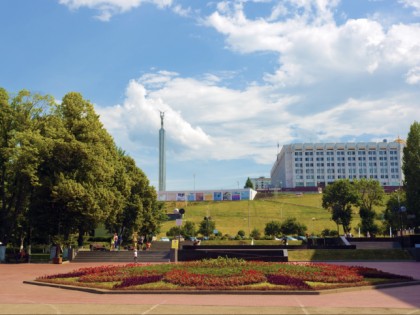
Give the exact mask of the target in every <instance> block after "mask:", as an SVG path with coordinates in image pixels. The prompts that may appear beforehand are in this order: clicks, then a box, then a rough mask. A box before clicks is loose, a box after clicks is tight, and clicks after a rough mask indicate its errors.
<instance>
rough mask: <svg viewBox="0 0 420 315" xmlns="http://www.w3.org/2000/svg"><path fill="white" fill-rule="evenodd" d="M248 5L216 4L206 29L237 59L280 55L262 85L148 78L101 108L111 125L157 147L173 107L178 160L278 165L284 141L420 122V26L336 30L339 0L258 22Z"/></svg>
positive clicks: (298, 4) (341, 137)
mask: <svg viewBox="0 0 420 315" xmlns="http://www.w3.org/2000/svg"><path fill="white" fill-rule="evenodd" d="M133 1H134V0H133ZM248 3H249V1H220V2H218V3H217V5H216V6H215V11H214V12H212V13H210V14H209V15H208V16H207V17H206V18H205V25H207V26H208V27H211V28H213V29H214V30H216V31H217V32H219V33H220V34H222V35H223V36H224V37H225V42H226V47H227V48H228V49H230V50H231V51H232V52H233V53H235V54H239V55H242V54H254V53H260V52H272V53H273V52H274V53H276V54H277V55H278V64H276V65H275V66H274V67H273V68H272V71H271V72H267V73H265V74H264V75H263V77H262V78H261V80H260V82H259V83H257V84H256V83H253V84H249V85H248V86H246V87H244V88H242V89H238V88H231V87H228V85H226V84H224V83H225V81H224V80H225V78H226V77H225V76H223V75H220V73H204V74H198V75H196V76H195V77H183V76H182V73H176V72H171V71H155V72H151V73H146V74H144V75H143V76H141V77H140V78H139V79H137V80H133V81H131V82H130V83H129V84H128V87H127V90H126V97H125V100H124V102H123V104H122V105H116V106H114V107H111V108H108V109H101V111H100V113H101V117H102V119H103V121H104V123H105V125H106V126H107V128H109V129H114V130H115V132H124V133H125V134H126V136H127V138H128V139H136V143H137V144H139V146H140V147H141V149H140V148H139V150H152V148H156V146H157V145H156V142H157V131H158V129H159V128H160V118H159V111H165V129H166V130H167V137H168V139H169V141H168V145H169V147H170V151H171V153H172V154H173V156H172V158H175V159H178V160H185V159H189V160H198V159H199V160H207V159H214V160H229V159H242V158H250V159H253V160H255V161H256V162H258V163H263V164H271V163H272V161H273V153H274V151H275V149H274V148H275V146H276V144H277V143H278V142H279V143H280V144H287V143H291V142H315V141H321V142H333V141H346V140H345V139H352V140H354V141H358V140H363V141H365V140H366V139H371V140H373V141H375V140H376V139H382V138H389V139H390V140H393V139H394V137H396V136H397V135H399V134H403V133H402V132H401V130H406V129H407V128H408V126H409V125H410V124H411V123H412V120H413V118H415V117H420V109H419V107H418V101H417V100H418V99H419V98H420V92H419V91H417V90H414V91H413V85H418V84H419V83H420V24H404V23H398V24H394V25H387V26H384V25H382V24H381V22H380V21H377V20H372V19H369V18H358V19H347V20H345V21H343V22H342V23H341V24H338V23H337V22H336V21H335V18H334V14H335V11H336V10H337V8H338V4H339V1H338V0H336V1H327V0H317V1H309V0H286V1H282V2H281V4H278V3H276V4H273V7H272V10H271V11H270V12H269V14H268V15H267V16H265V17H261V16H260V17H255V18H252V19H251V18H249V17H247V15H246V13H245V12H246V5H247V4H248ZM269 3H273V2H270V1H266V4H269ZM401 3H402V2H401ZM404 4H405V5H411V6H412V7H415V2H414V1H404ZM180 12H181V11H180ZM179 14H181V13H179ZM225 75H226V76H227V75H229V76H234V75H235V73H232V72H231V73H226V74H225Z"/></svg>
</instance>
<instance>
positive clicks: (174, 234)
mask: <svg viewBox="0 0 420 315" xmlns="http://www.w3.org/2000/svg"><path fill="white" fill-rule="evenodd" d="M179 235H182V233H181V227H179V226H173V227H171V228H170V229H169V230H168V231H167V232H166V236H169V237H177V236H179Z"/></svg>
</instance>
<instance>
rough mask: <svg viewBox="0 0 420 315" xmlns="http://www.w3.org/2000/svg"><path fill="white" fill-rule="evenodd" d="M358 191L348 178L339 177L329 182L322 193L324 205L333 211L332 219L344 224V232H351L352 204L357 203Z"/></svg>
mask: <svg viewBox="0 0 420 315" xmlns="http://www.w3.org/2000/svg"><path fill="white" fill-rule="evenodd" d="M357 200H358V199H357V193H356V191H355V189H354V186H353V185H352V183H350V181H349V180H347V179H339V180H337V181H335V182H333V183H331V184H329V185H328V186H327V187H326V188H325V189H324V193H323V195H322V207H323V208H324V209H327V210H329V211H331V219H332V220H333V221H334V222H335V223H336V224H337V229H338V226H339V225H342V226H343V230H344V233H347V232H350V223H351V220H352V208H351V207H352V205H355V204H356V203H357Z"/></svg>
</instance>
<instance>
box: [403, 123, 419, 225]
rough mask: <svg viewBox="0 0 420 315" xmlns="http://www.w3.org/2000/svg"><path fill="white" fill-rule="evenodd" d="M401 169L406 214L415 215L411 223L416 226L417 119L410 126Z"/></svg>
mask: <svg viewBox="0 0 420 315" xmlns="http://www.w3.org/2000/svg"><path fill="white" fill-rule="evenodd" d="M402 169H403V172H404V188H405V191H406V196H407V214H409V215H411V216H413V215H414V216H415V217H414V219H412V221H411V224H413V226H418V225H420V123H418V122H417V121H415V122H414V123H413V124H412V125H411V126H410V131H409V133H408V137H407V145H406V147H405V148H404V156H403V165H402Z"/></svg>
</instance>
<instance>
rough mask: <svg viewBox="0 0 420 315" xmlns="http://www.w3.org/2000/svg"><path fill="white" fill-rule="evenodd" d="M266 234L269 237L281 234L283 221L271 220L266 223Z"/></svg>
mask: <svg viewBox="0 0 420 315" xmlns="http://www.w3.org/2000/svg"><path fill="white" fill-rule="evenodd" d="M264 234H265V235H266V236H269V237H272V238H274V237H276V236H279V235H280V234H281V222H279V221H271V222H268V223H267V224H266V225H265V228H264Z"/></svg>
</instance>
